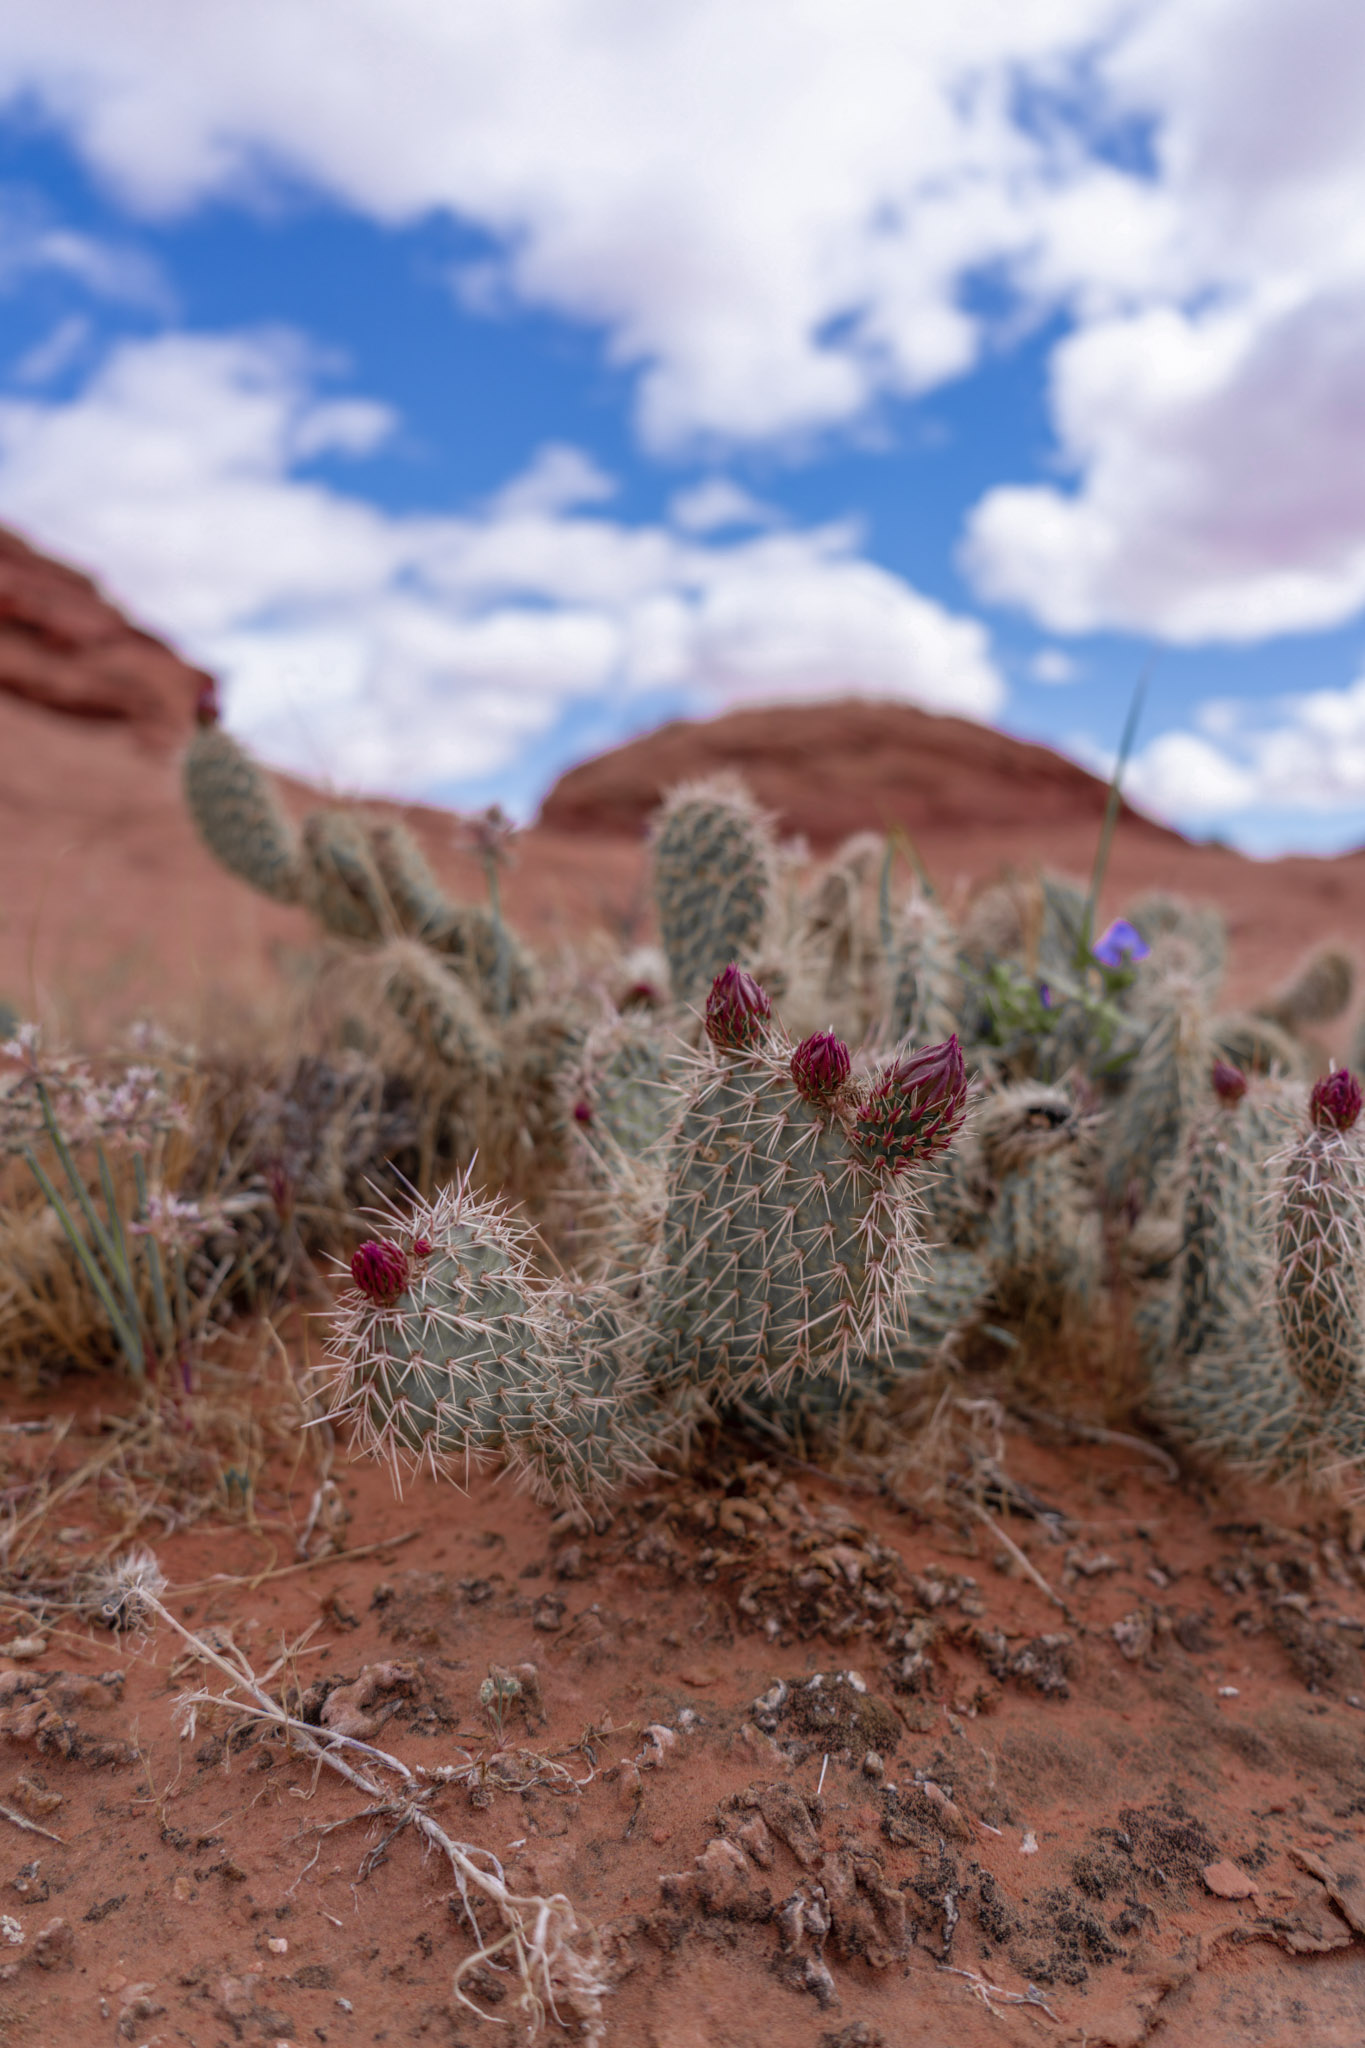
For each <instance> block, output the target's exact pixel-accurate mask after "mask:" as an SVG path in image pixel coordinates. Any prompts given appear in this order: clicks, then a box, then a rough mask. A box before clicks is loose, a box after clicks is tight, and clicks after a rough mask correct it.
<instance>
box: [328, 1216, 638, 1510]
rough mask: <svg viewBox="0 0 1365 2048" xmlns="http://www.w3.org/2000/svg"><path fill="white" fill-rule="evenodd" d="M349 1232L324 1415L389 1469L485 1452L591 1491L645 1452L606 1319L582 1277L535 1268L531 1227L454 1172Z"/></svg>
mask: <svg viewBox="0 0 1365 2048" xmlns="http://www.w3.org/2000/svg"><path fill="white" fill-rule="evenodd" d="M385 1224H386V1236H385V1238H383V1239H380V1240H371V1241H370V1242H369V1243H367V1244H365V1245H362V1246H361V1247H360V1248H359V1249H358V1251H357V1252H356V1255H355V1257H354V1259H353V1260H352V1267H351V1270H352V1279H353V1283H354V1284H353V1285H352V1286H351V1287H350V1288H348V1289H346V1290H345V1291H344V1292H343V1293H342V1295H341V1297H340V1299H339V1302H338V1305H337V1308H336V1311H335V1313H334V1317H333V1324H332V1338H333V1343H332V1359H331V1362H330V1364H329V1365H328V1366H327V1367H325V1368H324V1377H323V1384H324V1386H325V1388H326V1391H327V1392H328V1394H329V1395H330V1400H331V1406H330V1415H331V1417H332V1418H334V1419H345V1420H347V1421H349V1422H350V1423H351V1424H352V1426H353V1428H354V1430H355V1434H356V1439H357V1441H358V1443H359V1445H360V1447H361V1448H362V1449H364V1450H366V1451H369V1452H371V1453H373V1454H375V1455H377V1456H379V1457H381V1458H382V1459H383V1460H384V1461H385V1463H387V1464H388V1465H389V1466H390V1468H391V1469H392V1471H393V1473H394V1477H395V1480H396V1481H397V1480H398V1479H399V1477H400V1474H401V1472H402V1471H403V1470H404V1469H405V1468H406V1469H417V1468H420V1467H422V1466H426V1467H428V1468H429V1469H430V1470H431V1471H432V1472H434V1473H444V1474H446V1475H448V1476H450V1477H453V1478H456V1479H457V1480H460V1479H463V1480H467V1479H468V1476H469V1474H470V1472H471V1471H472V1470H474V1469H476V1468H477V1467H479V1466H480V1465H484V1464H487V1463H490V1462H494V1461H496V1462H501V1463H502V1464H504V1465H506V1466H507V1467H509V1468H510V1469H511V1470H512V1471H513V1472H514V1473H515V1474H517V1475H518V1476H520V1477H523V1478H524V1479H526V1480H527V1481H528V1482H529V1483H530V1485H531V1486H532V1488H533V1490H534V1491H535V1492H536V1493H537V1494H539V1495H540V1496H541V1497H543V1498H547V1499H550V1500H555V1501H577V1500H582V1499H584V1498H588V1499H591V1498H593V1497H595V1496H597V1495H598V1494H600V1493H602V1492H603V1491H604V1490H606V1489H609V1488H611V1487H613V1486H616V1485H619V1484H621V1483H622V1481H623V1480H626V1479H629V1478H632V1477H634V1476H636V1475H637V1474H639V1473H641V1472H642V1471H643V1470H644V1469H646V1467H647V1462H648V1461H647V1459H646V1457H645V1456H644V1453H643V1451H642V1449H641V1430H642V1428H643V1426H644V1417H645V1405H644V1403H643V1401H642V1399H641V1397H640V1395H639V1392H638V1389H637V1388H635V1387H634V1385H633V1384H632V1383H631V1382H630V1381H629V1380H628V1379H627V1378H626V1376H625V1375H624V1374H623V1373H622V1371H621V1368H620V1357H619V1354H620V1350H621V1339H622V1331H621V1326H620V1323H619V1319H618V1318H617V1316H616V1315H615V1314H614V1312H613V1311H612V1309H611V1308H610V1307H609V1306H608V1305H605V1304H603V1303H602V1302H601V1300H600V1299H599V1298H598V1297H596V1296H594V1295H593V1294H591V1293H590V1292H587V1293H583V1294H580V1296H578V1297H577V1298H574V1297H572V1296H571V1295H570V1294H569V1292H568V1290H567V1289H566V1287H565V1286H564V1283H563V1282H555V1281H547V1280H543V1279H541V1278H539V1277H538V1276H537V1274H536V1273H535V1271H534V1269H533V1266H532V1240H531V1238H530V1236H529V1233H528V1232H527V1231H525V1230H524V1229H523V1228H521V1227H519V1226H518V1225H517V1224H516V1223H515V1222H514V1221H513V1220H512V1219H511V1217H510V1216H509V1215H508V1213H507V1212H506V1210H505V1209H504V1208H503V1207H502V1205H501V1204H500V1203H498V1202H495V1201H485V1200H482V1199H480V1198H479V1197H478V1196H477V1195H475V1194H474V1193H473V1192H472V1190H471V1187H470V1184H469V1180H468V1177H467V1176H466V1177H465V1178H464V1179H462V1180H461V1181H459V1182H458V1183H457V1184H456V1185H455V1186H454V1187H451V1188H448V1189H446V1190H445V1191H444V1193H443V1194H441V1195H440V1196H439V1197H438V1198H437V1200H436V1201H435V1202H434V1203H433V1204H431V1205H430V1206H429V1207H422V1208H419V1209H418V1210H417V1211H416V1212H415V1214H414V1215H413V1217H412V1218H411V1219H410V1220H409V1221H408V1223H407V1224H406V1225H405V1224H403V1223H402V1222H401V1221H400V1219H399V1218H397V1217H396V1216H393V1217H387V1218H385Z"/></svg>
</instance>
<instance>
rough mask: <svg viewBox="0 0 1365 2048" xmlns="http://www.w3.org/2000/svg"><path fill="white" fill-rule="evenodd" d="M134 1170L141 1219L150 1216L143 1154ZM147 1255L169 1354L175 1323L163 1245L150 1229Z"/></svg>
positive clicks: (163, 1345)
mask: <svg viewBox="0 0 1365 2048" xmlns="http://www.w3.org/2000/svg"><path fill="white" fill-rule="evenodd" d="M133 1172H134V1174H135V1175H136V1177H137V1205H138V1211H139V1214H140V1218H141V1221H142V1222H143V1223H146V1222H147V1221H148V1217H149V1209H148V1202H147V1169H146V1167H145V1166H144V1165H143V1163H142V1154H141V1153H140V1152H135V1153H134V1154H133ZM142 1248H143V1251H144V1252H145V1253H146V1255H147V1271H148V1273H149V1275H150V1276H151V1282H152V1305H153V1307H154V1309H155V1311H156V1327H157V1331H158V1333H159V1335H160V1338H161V1348H162V1350H163V1351H164V1352H166V1353H167V1354H168V1355H169V1353H170V1352H172V1351H173V1350H174V1349H175V1325H174V1323H173V1322H172V1321H171V1305H170V1303H169V1301H168V1300H167V1299H166V1275H165V1271H164V1269H163V1267H162V1264H161V1247H160V1245H159V1244H158V1243H157V1241H156V1239H155V1238H154V1237H153V1236H152V1235H151V1232H150V1231H149V1232H148V1234H147V1235H146V1237H144V1238H143V1240H142Z"/></svg>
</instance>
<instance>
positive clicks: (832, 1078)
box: [791, 1031, 853, 1105]
mask: <svg viewBox="0 0 1365 2048" xmlns="http://www.w3.org/2000/svg"><path fill="white" fill-rule="evenodd" d="M852 1065H853V1062H852V1060H851V1059H850V1058H849V1052H848V1047H847V1046H846V1045H845V1044H844V1041H843V1039H842V1038H836V1037H835V1035H834V1033H833V1032H832V1031H815V1032H812V1034H811V1036H810V1037H809V1038H803V1039H802V1041H801V1043H800V1045H798V1046H797V1048H796V1051H795V1052H794V1053H793V1054H792V1061H791V1075H792V1081H793V1083H794V1084H795V1087H796V1092H797V1094H798V1095H800V1096H802V1097H803V1098H804V1100H805V1101H807V1102H813V1103H816V1104H817V1105H818V1104H819V1103H822V1102H829V1101H832V1100H833V1098H834V1097H835V1096H836V1095H837V1094H838V1093H839V1090H840V1089H841V1088H842V1087H843V1085H844V1083H845V1081H847V1079H848V1077H849V1073H850V1071H851V1069H852Z"/></svg>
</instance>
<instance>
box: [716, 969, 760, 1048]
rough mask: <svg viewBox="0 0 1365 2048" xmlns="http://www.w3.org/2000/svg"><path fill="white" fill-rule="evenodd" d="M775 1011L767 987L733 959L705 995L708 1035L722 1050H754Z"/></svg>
mask: <svg viewBox="0 0 1365 2048" xmlns="http://www.w3.org/2000/svg"><path fill="white" fill-rule="evenodd" d="M772 1014H773V1006H772V1004H771V1003H770V1002H769V1001H768V995H767V991H766V989H762V988H760V987H759V985H758V983H757V982H756V981H755V980H754V978H753V976H752V974H746V973H745V972H744V969H743V968H742V967H738V966H736V964H735V962H734V961H733V960H732V961H731V962H730V965H729V966H728V967H724V968H722V969H721V971H720V973H719V974H718V975H717V976H716V978H715V980H714V981H713V982H712V984H711V993H710V995H709V996H708V997H707V998H706V1035H707V1037H708V1038H709V1039H710V1041H711V1043H712V1045H715V1046H718V1047H719V1048H720V1050H721V1051H722V1052H752V1051H753V1050H754V1048H755V1047H756V1046H759V1045H761V1044H762V1042H763V1039H764V1037H765V1036H766V1034H767V1030H768V1023H769V1020H770V1018H771V1017H772Z"/></svg>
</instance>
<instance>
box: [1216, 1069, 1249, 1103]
mask: <svg viewBox="0 0 1365 2048" xmlns="http://www.w3.org/2000/svg"><path fill="white" fill-rule="evenodd" d="M1213 1092H1214V1094H1215V1095H1216V1096H1217V1097H1218V1100H1219V1101H1220V1102H1225V1103H1226V1104H1227V1106H1228V1108H1229V1109H1234V1108H1235V1107H1236V1105H1237V1104H1238V1103H1239V1102H1240V1101H1241V1099H1242V1097H1243V1096H1244V1095H1245V1094H1246V1092H1247V1077H1246V1075H1245V1074H1244V1073H1243V1072H1242V1070H1241V1068H1240V1067H1234V1066H1233V1065H1231V1063H1230V1062H1229V1061H1227V1060H1215V1061H1214V1063H1213Z"/></svg>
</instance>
